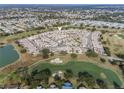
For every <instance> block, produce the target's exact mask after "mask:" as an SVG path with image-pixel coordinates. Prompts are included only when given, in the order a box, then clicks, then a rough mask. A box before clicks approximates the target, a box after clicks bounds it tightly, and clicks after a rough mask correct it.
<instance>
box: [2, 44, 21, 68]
mask: <svg viewBox="0 0 124 93" xmlns="http://www.w3.org/2000/svg"><path fill="white" fill-rule="evenodd" d="M18 59H19V54H18V53H17V51H16V50H15V49H14V47H13V46H12V45H10V44H7V45H5V46H2V47H0V67H3V66H6V65H8V64H11V63H13V62H15V61H16V60H18Z"/></svg>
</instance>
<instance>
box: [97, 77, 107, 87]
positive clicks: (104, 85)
mask: <svg viewBox="0 0 124 93" xmlns="http://www.w3.org/2000/svg"><path fill="white" fill-rule="evenodd" d="M96 83H97V84H98V85H99V87H100V88H102V89H105V88H107V85H106V84H105V82H104V81H103V80H101V79H96Z"/></svg>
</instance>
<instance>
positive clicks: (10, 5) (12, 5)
mask: <svg viewBox="0 0 124 93" xmlns="http://www.w3.org/2000/svg"><path fill="white" fill-rule="evenodd" d="M22 6H23V7H24V8H26V7H27V8H30V7H89V6H90V7H95V6H97V7H99V6H108V7H110V6H118V7H124V4H0V8H22ZM113 8H114V7H113Z"/></svg>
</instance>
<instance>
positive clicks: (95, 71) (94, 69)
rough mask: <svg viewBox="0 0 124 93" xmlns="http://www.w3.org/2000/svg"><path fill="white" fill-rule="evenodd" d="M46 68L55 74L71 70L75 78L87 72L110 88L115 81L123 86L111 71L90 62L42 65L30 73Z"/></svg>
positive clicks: (31, 68)
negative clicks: (79, 73) (103, 81)
mask: <svg viewBox="0 0 124 93" xmlns="http://www.w3.org/2000/svg"><path fill="white" fill-rule="evenodd" d="M45 68H49V69H50V70H51V71H52V72H53V73H54V72H56V71H59V70H61V71H64V70H66V69H71V70H72V71H73V73H74V75H75V76H77V74H78V72H80V71H81V72H83V71H87V72H89V73H90V74H92V75H93V76H94V77H95V78H101V79H103V80H105V81H106V83H107V84H108V86H110V87H111V86H112V83H113V81H115V82H116V83H117V84H119V85H120V86H121V85H122V82H121V81H120V79H119V77H118V76H117V75H116V74H115V73H114V72H113V71H112V70H109V69H104V68H101V67H99V66H97V65H94V64H92V63H88V62H78V61H70V62H68V63H66V64H61V65H54V64H50V63H40V64H37V65H36V66H32V67H30V68H29V69H30V71H32V70H35V69H38V70H43V69H45ZM111 88H112V87H111Z"/></svg>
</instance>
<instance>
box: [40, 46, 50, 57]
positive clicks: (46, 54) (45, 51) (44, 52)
mask: <svg viewBox="0 0 124 93" xmlns="http://www.w3.org/2000/svg"><path fill="white" fill-rule="evenodd" d="M41 53H42V55H43V58H49V53H50V50H49V49H47V48H44V49H43V50H42V51H41Z"/></svg>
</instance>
